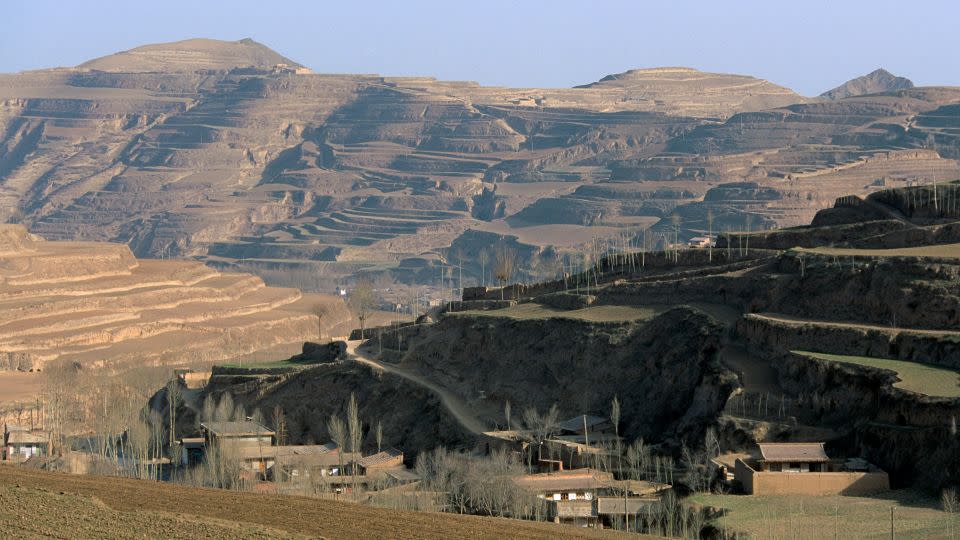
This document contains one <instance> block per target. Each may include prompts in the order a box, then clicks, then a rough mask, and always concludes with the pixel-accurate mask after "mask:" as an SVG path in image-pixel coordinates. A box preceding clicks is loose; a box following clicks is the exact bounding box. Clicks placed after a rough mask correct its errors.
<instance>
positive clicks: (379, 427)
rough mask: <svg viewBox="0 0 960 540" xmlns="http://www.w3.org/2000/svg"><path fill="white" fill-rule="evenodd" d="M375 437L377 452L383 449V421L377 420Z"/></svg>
mask: <svg viewBox="0 0 960 540" xmlns="http://www.w3.org/2000/svg"><path fill="white" fill-rule="evenodd" d="M376 439H377V452H378V453H379V452H382V451H383V422H381V421H380V420H377V429H376Z"/></svg>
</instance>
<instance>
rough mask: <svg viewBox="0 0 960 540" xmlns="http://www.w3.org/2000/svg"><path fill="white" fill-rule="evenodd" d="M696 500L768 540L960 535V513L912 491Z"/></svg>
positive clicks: (729, 524) (724, 523) (725, 523)
mask: <svg viewBox="0 0 960 540" xmlns="http://www.w3.org/2000/svg"><path fill="white" fill-rule="evenodd" d="M691 502H693V503H695V504H698V505H703V506H712V507H714V508H723V509H726V510H727V511H728V512H727V514H726V515H724V516H723V517H721V518H720V519H718V520H717V521H716V524H717V525H718V526H719V527H721V528H724V529H728V530H731V531H737V532H740V533H746V534H748V535H750V538H756V539H763V540H778V539H808V538H809V539H814V538H817V539H820V538H877V539H879V538H890V537H891V536H890V509H891V508H893V509H894V510H893V518H894V519H893V527H894V537H895V538H899V539H907V538H924V539H937V538H943V539H948V538H955V537H956V536H955V535H957V534H960V514H949V513H946V512H943V511H942V510H940V509H939V506H938V503H937V501H935V500H933V499H925V498H923V497H921V496H920V495H918V494H916V493H914V492H909V491H894V492H890V493H889V497H888V498H867V497H843V496H836V497H814V496H799V495H789V496H787V495H782V496H747V495H707V494H704V495H696V496H694V497H693V498H692V499H691Z"/></svg>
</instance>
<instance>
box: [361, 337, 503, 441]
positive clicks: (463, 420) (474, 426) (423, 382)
mask: <svg viewBox="0 0 960 540" xmlns="http://www.w3.org/2000/svg"><path fill="white" fill-rule="evenodd" d="M360 343H361V342H360V341H349V342H347V354H350V355H352V356H353V359H354V360H356V361H357V362H360V363H361V364H366V365H368V366H370V367H372V368H374V369H377V370H380V371H385V372H387V373H392V374H394V375H397V376H399V377H403V378H404V379H407V380H408V381H410V382H412V383H414V384H416V385H418V386H422V387H423V388H426V389H427V390H429V391H430V392H431V393H433V394H434V395H436V396H437V397H438V398H440V402H441V403H442V404H443V406H444V408H446V409H447V411H449V412H450V414H451V415H453V417H454V418H456V420H457V422H459V423H460V425H461V426H463V428H464V429H466V430H467V431H469V432H470V433H473V434H474V435H477V436H483V433H484V432H486V431H489V430H490V428H488V427H487V426H484V425H483V423H482V422H481V421H480V420H478V419H477V417H476V416H474V415H473V414H472V413H471V412H470V407H469V406H467V404H466V403H464V402H463V400H461V399H460V398H459V397H457V396H456V395H454V394H453V393H452V392H450V391H449V390H446V389H445V388H442V387H441V386H439V385H438V384H437V383H435V382H433V381H430V380H429V379H427V378H425V377H423V376H422V375H419V374H417V373H413V372H410V371H408V370H406V369H403V368H401V367H399V366H394V365H391V364H385V363H383V362H379V361H377V360H374V359H373V358H371V357H370V356H369V355H368V354H367V353H366V352H365V351H363V350H361V349H360V348H359V345H360Z"/></svg>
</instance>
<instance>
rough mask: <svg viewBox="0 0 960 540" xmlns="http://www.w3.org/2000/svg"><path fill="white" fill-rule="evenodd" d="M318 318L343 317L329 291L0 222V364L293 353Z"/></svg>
mask: <svg viewBox="0 0 960 540" xmlns="http://www.w3.org/2000/svg"><path fill="white" fill-rule="evenodd" d="M317 304H322V305H324V306H327V309H328V310H329V313H328V316H327V317H325V319H324V321H323V322H324V324H325V325H329V326H335V325H337V324H340V323H347V322H348V321H349V320H350V314H349V312H348V311H347V309H346V307H345V306H343V303H342V302H341V301H340V300H339V299H337V298H334V297H330V296H323V295H304V294H302V293H300V291H298V290H296V289H284V288H275V287H266V286H265V285H264V283H263V281H262V280H261V279H260V278H258V277H256V276H253V275H250V274H224V273H220V272H217V271H216V270H213V269H211V268H209V267H207V266H204V265H203V264H202V263H198V262H187V261H170V260H144V259H136V258H135V257H134V256H133V254H132V253H131V252H130V250H129V249H128V248H127V247H126V246H124V245H119V244H106V243H94V242H47V241H44V240H41V239H38V238H36V237H34V236H31V235H29V234H28V233H27V232H26V230H25V229H24V228H23V227H22V226H19V225H3V226H0V370H21V371H26V370H36V369H42V368H43V367H44V365H45V364H47V363H48V362H51V361H54V360H65V361H70V362H76V363H79V364H81V365H82V366H84V367H99V366H106V367H119V366H121V365H123V364H127V365H132V364H134V363H135V364H141V365H142V364H151V363H164V364H172V365H186V364H191V363H200V362H210V361H216V360H223V359H226V358H232V357H235V356H241V355H250V354H255V353H256V352H257V351H272V352H273V353H275V354H284V353H286V354H289V353H292V352H297V351H298V350H299V347H300V344H301V343H302V342H303V341H304V340H306V339H308V338H314V336H316V333H317V331H318V330H317V319H316V317H315V316H314V315H312V314H311V310H312V309H313V307H314V306H315V305H317Z"/></svg>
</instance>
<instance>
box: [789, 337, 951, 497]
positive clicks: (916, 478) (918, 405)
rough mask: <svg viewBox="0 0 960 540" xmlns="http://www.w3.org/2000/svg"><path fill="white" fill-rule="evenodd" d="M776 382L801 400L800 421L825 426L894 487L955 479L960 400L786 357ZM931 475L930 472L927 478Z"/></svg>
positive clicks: (884, 376) (879, 373)
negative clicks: (885, 475)
mask: <svg viewBox="0 0 960 540" xmlns="http://www.w3.org/2000/svg"><path fill="white" fill-rule="evenodd" d="M773 365H774V366H775V368H776V369H777V371H778V372H779V374H780V383H781V385H782V386H783V387H784V388H785V389H787V390H788V391H790V392H792V393H793V394H795V395H798V396H800V401H799V403H798V404H799V405H801V408H799V409H798V410H802V411H805V414H806V417H805V418H801V419H800V420H801V422H804V423H807V424H811V425H819V426H832V427H836V428H838V430H840V431H841V432H845V433H847V436H846V437H845V438H844V439H842V440H840V441H837V444H838V445H839V446H846V447H847V448H845V449H844V450H845V452H846V453H847V454H849V455H858V454H859V455H863V456H864V457H866V458H867V459H869V460H870V461H871V462H873V463H875V464H877V465H879V466H880V467H881V468H883V469H884V470H886V471H887V472H888V473H890V475H891V479H892V481H893V482H894V484H895V485H900V486H910V485H917V486H920V487H924V488H929V489H933V490H937V489H938V488H939V487H940V486H943V485H950V484H951V483H955V482H957V481H958V480H960V468H958V467H957V464H958V463H960V439H958V438H957V436H956V434H955V433H954V432H952V427H951V426H952V425H953V422H955V421H956V420H957V419H958V416H960V399H957V398H943V397H930V396H925V395H921V394H917V393H914V392H909V391H905V390H901V389H899V388H896V387H894V383H896V382H897V380H898V379H897V375H896V373H894V372H892V371H886V370H878V369H869V368H865V367H861V366H856V365H850V364H840V363H836V362H820V361H811V359H809V358H806V357H804V356H802V355H797V354H785V355H782V356H780V357H778V358H776V360H775V361H774V363H773ZM932 471H937V472H936V473H933V472H932Z"/></svg>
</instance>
